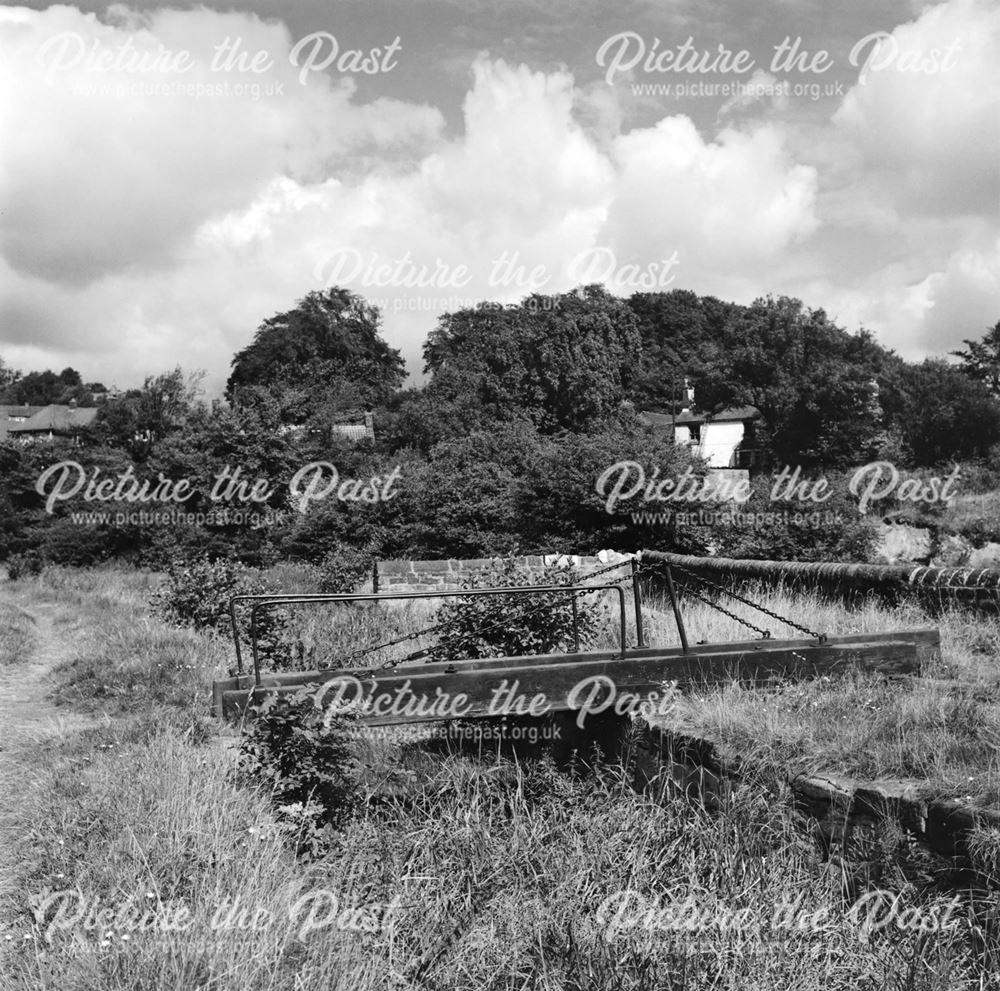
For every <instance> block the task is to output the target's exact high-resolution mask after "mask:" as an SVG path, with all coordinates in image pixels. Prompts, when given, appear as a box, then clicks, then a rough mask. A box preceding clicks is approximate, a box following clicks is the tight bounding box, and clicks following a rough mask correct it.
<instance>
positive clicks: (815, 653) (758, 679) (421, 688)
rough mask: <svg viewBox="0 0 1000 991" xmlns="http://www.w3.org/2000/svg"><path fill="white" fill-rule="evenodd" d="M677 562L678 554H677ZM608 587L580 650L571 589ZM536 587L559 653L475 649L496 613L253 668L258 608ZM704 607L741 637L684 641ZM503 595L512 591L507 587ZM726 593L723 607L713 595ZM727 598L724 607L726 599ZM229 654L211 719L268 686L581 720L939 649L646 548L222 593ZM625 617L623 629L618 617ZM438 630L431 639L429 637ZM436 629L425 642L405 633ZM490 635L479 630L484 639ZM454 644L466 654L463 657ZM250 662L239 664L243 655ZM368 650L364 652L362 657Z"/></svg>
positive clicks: (535, 610)
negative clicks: (697, 609) (804, 610)
mask: <svg viewBox="0 0 1000 991" xmlns="http://www.w3.org/2000/svg"><path fill="white" fill-rule="evenodd" d="M681 562H684V563H681ZM650 593H656V594H658V595H661V596H662V597H663V598H664V599H665V600H667V601H668V602H669V608H670V613H671V614H672V622H673V625H674V626H675V628H676V637H677V643H671V644H669V645H652V644H649V643H647V638H646V629H647V624H646V622H645V618H646V616H645V615H644V614H645V612H646V611H647V609H648V606H647V604H646V600H647V599H648V597H649V595H650ZM597 595H604V596H606V597H610V599H611V602H612V603H613V605H614V606H615V607H617V610H616V611H617V627H616V631H615V642H614V645H613V646H608V647H605V648H603V649H581V636H580V631H581V616H580V603H581V601H582V600H584V599H587V598H591V599H592V597H594V596H597ZM491 596H507V597H516V598H517V599H522V598H524V599H527V598H529V597H534V598H535V599H536V600H540V601H537V602H535V603H531V602H530V601H528V602H525V603H524V605H523V607H522V606H520V605H519V607H518V612H517V615H518V616H519V617H520V618H521V619H524V618H526V617H528V616H531V615H536V614H538V615H540V614H542V613H544V612H546V611H547V610H552V609H553V608H554V607H556V606H558V605H560V604H561V605H562V607H563V609H565V608H566V606H567V605H569V606H570V608H571V613H570V615H571V626H572V633H571V635H570V636H571V638H572V645H571V646H570V647H569V648H568V649H565V650H564V651H563V652H562V653H549V654H538V655H530V656H516V657H515V656H511V657H485V658H484V657H480V656H476V654H477V653H479V649H481V645H482V643H483V642H484V638H485V637H486V636H487V635H488V634H489V633H491V632H496V630H495V629H494V628H499V627H501V626H502V625H503V623H504V622H505V623H506V624H507V625H508V626H509V623H510V620H509V618H508V619H507V620H506V621H501V622H496V621H494V622H492V623H485V624H484V625H481V626H479V627H478V628H476V629H475V631H474V632H471V633H463V634H459V635H455V634H454V632H453V629H452V628H450V627H449V624H448V623H447V622H445V623H437V624H433V625H430V626H427V627H424V628H423V629H419V630H416V631H414V632H411V633H406V634H404V635H401V636H398V637H396V638H393V639H389V640H386V641H384V642H382V643H378V644H375V645H372V646H366V647H361V648H359V649H356V650H354V651H351V652H350V653H344V654H343V655H338V656H330V657H323V658H318V659H317V660H316V666H315V667H314V668H313V669H311V670H295V671H290V670H265V668H264V661H265V658H264V656H263V654H264V651H263V649H262V644H261V639H262V627H264V626H265V621H264V620H263V617H264V615H265V614H266V613H267V612H269V611H271V610H275V609H284V610H288V609H294V608H301V607H308V606H316V605H320V604H324V603H329V604H335V605H350V604H352V603H372V602H376V603H382V602H390V601H393V600H398V601H402V602H406V601H407V600H429V599H449V598H459V599H460V600H461V601H464V602H470V601H472V600H475V599H478V598H481V597H491ZM691 599H694V600H697V601H700V602H702V603H705V604H706V605H708V606H709V607H711V608H712V609H715V610H718V611H719V612H720V613H722V614H724V615H725V616H728V617H729V618H731V619H733V620H735V621H736V622H737V623H739V624H741V625H742V626H744V627H746V628H747V629H749V630H750V631H751V632H752V633H753V634H754V635H755V636H754V637H753V639H747V640H739V641H735V642H712V643H708V642H697V643H693V644H692V643H691V642H690V639H689V635H688V631H687V628H686V626H685V621H684V614H683V606H684V603H685V602H686V601H688V600H691ZM507 601H510V599H508V600H507ZM723 602H725V603H726V605H724V604H723ZM730 603H734V605H733V607H732V608H728V606H729V604H730ZM737 606H742V607H744V609H746V610H751V611H754V612H756V613H758V614H759V615H761V616H762V617H764V619H763V620H758V622H764V621H766V622H769V623H772V622H773V623H780V624H781V625H783V626H784V627H787V628H788V629H789V630H791V631H794V633H795V634H797V636H795V637H793V638H789V639H778V638H776V637H774V636H773V635H772V633H771V630H770V628H769V627H765V626H762V625H757V624H756V623H754V622H751V621H750V620H749V619H746V618H744V617H743V616H741V615H737V614H736V613H735V612H733V611H732V609H734V608H737ZM229 611H230V618H231V620H232V627H233V638H234V643H235V648H236V666H235V669H234V670H233V671H232V673H231V676H230V677H228V678H225V679H220V680H218V681H216V682H215V683H214V685H213V712H214V713H215V714H216V715H217V716H220V717H226V718H231V717H240V716H243V715H245V714H248V713H250V714H252V711H253V707H254V706H255V705H258V704H260V703H262V702H263V701H264V700H265V699H267V698H269V697H274V696H283V695H292V694H294V693H298V692H302V691H303V690H307V691H310V692H314V693H315V698H316V699H317V700H322V702H323V703H324V704H326V703H329V704H331V705H333V704H335V705H343V704H345V703H354V704H355V706H356V707H357V708H358V710H359V712H360V718H361V721H362V722H363V723H365V724H368V725H398V724H406V723H427V722H440V721H442V720H447V719H459V718H460V719H489V718H496V717H498V716H508V715H515V716H537V717H541V716H544V715H547V714H549V713H563V714H566V713H574V712H575V713H576V714H577V720H578V725H579V726H580V727H581V728H582V727H583V726H584V722H585V720H587V719H590V718H592V717H593V716H595V715H598V714H605V715H610V714H612V713H613V714H614V715H615V716H619V717H624V716H628V715H630V714H634V713H636V712H638V713H639V714H640V715H645V716H647V717H651V716H655V715H657V714H661V713H662V710H663V707H664V706H665V705H667V704H668V703H669V699H670V698H671V697H673V695H674V694H675V693H676V692H677V691H683V690H685V689H689V688H692V687H709V686H714V685H722V684H728V683H731V682H734V681H737V682H740V683H743V684H748V685H756V686H761V685H776V684H781V683H784V682H787V681H798V680H805V679H810V678H817V677H822V676H830V677H834V676H837V675H840V674H843V673H845V672H847V671H849V670H862V671H867V672H872V673H878V674H880V675H883V676H885V677H889V678H898V677H903V676H907V675H918V674H919V673H920V672H921V670H922V668H923V667H924V666H925V665H926V664H927V663H928V662H929V661H930V660H931V659H932V658H933V657H935V656H936V655H937V653H938V652H939V650H940V636H939V632H938V630H936V629H933V628H931V629H919V630H905V631H899V632H892V633H878V634H873V633H861V634H852V635H848V636H836V635H831V634H828V633H825V632H820V631H815V630H811V629H809V628H808V627H806V626H804V625H802V624H801V623H799V622H797V621H796V620H795V619H793V618H791V617H788V616H781V615H779V614H778V613H776V612H774V611H772V610H770V609H768V608H766V607H765V606H763V605H761V604H760V603H758V602H755V601H753V600H752V599H751V598H749V597H747V596H745V595H743V594H742V593H741V592H738V591H736V588H735V587H734V586H733V585H731V584H720V583H719V582H716V581H713V580H712V579H710V578H708V577H706V576H705V575H704V574H703V573H700V572H698V571H696V570H694V569H693V568H692V567H691V566H690V559H683V558H679V556H678V555H672V554H666V553H661V552H657V551H648V550H644V551H641V552H640V553H639V554H638V555H637V556H636V557H634V558H628V559H626V560H624V561H622V562H620V563H617V564H613V565H610V566H608V567H605V568H602V569H600V570H599V571H595V572H591V573H590V574H588V575H587V576H586V577H585V578H582V579H580V581H579V582H578V583H577V584H574V585H529V586H505V587H498V588H468V589H449V590H435V591H432V592H391V593H358V594H315V595H311V594H305V595H291V594H289V595H284V594H278V593H275V594H268V595H238V596H234V597H233V598H232V599H231V600H230V603H229ZM247 611H248V612H249V626H248V635H249V646H250V656H249V658H247V657H245V655H244V649H243V643H242V641H243V635H242V630H241V626H240V623H239V619H240V616H241V613H242V614H244V615H245V614H246V613H247ZM630 618H631V620H632V624H631V629H630V624H629V620H630ZM442 635H443V639H441V637H442ZM428 637H430V638H433V637H438V638H439V640H438V642H437V643H435V644H433V645H431V646H417V647H416V648H415V649H412V650H408V651H406V650H405V649H406V648H407V647H408V646H409V645H411V644H418V643H420V642H421V641H423V640H424V639H425V638H428ZM486 642H488V640H487V641H486ZM477 644H478V645H479V649H477ZM399 650H404V651H405V652H404V653H402V654H401V655H400V656H396V657H393V658H391V659H390V660H387V661H384V662H382V663H373V662H372V658H373V657H375V656H377V655H379V654H380V653H381V652H383V651H399ZM463 652H465V653H468V654H469V655H470V656H468V657H464V656H463ZM248 662H249V663H248ZM366 662H367V663H366Z"/></svg>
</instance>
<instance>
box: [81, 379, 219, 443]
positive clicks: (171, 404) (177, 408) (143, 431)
mask: <svg viewBox="0 0 1000 991" xmlns="http://www.w3.org/2000/svg"><path fill="white" fill-rule="evenodd" d="M203 377H204V372H201V371H196V372H191V373H188V374H185V372H184V371H183V370H182V369H181V368H180V367H179V366H178V367H177V368H175V369H174V370H173V371H172V372H165V373H164V374H162V375H155V376H153V375H150V376H148V377H147V378H146V380H145V382H144V383H143V385H142V388H141V389H129V390H128V392H126V393H125V395H124V396H121V397H120V398H118V399H112V400H108V401H107V402H106V403H104V404H103V405H102V406H101V408H100V412H99V413H98V415H97V424H96V428H95V433H96V436H97V438H98V439H99V440H100V441H101V442H103V443H105V444H108V445H110V446H111V447H117V448H120V449H122V450H125V451H129V452H131V454H132V456H133V457H135V458H137V459H140V460H145V459H146V458H147V457H148V456H149V455H150V453H151V452H152V451H153V449H154V448H155V447H156V445H157V444H158V443H159V442H160V441H162V440H163V439H164V438H165V437H167V436H168V435H169V434H170V433H171V432H172V431H174V430H177V429H178V428H179V427H180V426H181V425H182V424H183V423H184V422H185V421H186V419H187V418H188V416H190V415H191V413H192V411H193V410H194V408H195V406H196V404H197V402H198V397H199V395H200V394H201V380H202V378H203Z"/></svg>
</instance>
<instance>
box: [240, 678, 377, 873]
mask: <svg viewBox="0 0 1000 991" xmlns="http://www.w3.org/2000/svg"><path fill="white" fill-rule="evenodd" d="M253 714H254V716H255V718H254V719H253V721H252V722H251V723H249V725H248V728H247V729H246V731H245V732H244V735H243V739H242V741H241V743H240V754H239V768H240V770H241V772H242V773H243V774H245V775H246V776H247V777H248V778H249V779H250V780H251V781H253V782H255V783H256V784H259V785H261V786H262V787H264V788H265V789H266V790H267V791H269V792H270V793H271V796H272V802H273V803H274V806H275V808H276V810H277V812H278V815H279V816H280V817H281V818H282V819H283V820H284V821H285V823H286V824H291V825H294V826H295V827H296V829H297V831H298V835H299V841H298V852H299V853H300V854H302V855H305V856H307V857H317V856H320V855H321V854H322V853H324V852H325V851H326V849H327V848H328V846H329V844H330V840H331V839H332V835H333V833H334V832H335V831H336V830H337V829H338V828H340V827H341V826H342V825H343V824H344V823H345V822H346V821H347V820H348V819H349V818H350V817H351V815H352V814H353V812H354V811H355V809H356V808H357V806H358V801H359V799H358V791H359V785H358V782H359V780H360V770H361V768H360V764H359V762H358V761H357V759H356V758H355V756H354V754H353V753H352V750H351V747H350V729H351V727H352V725H353V724H354V722H355V721H356V718H357V713H356V711H355V710H353V709H350V708H341V709H338V710H337V711H335V712H333V713H331V712H330V711H329V710H328V709H326V708H325V707H324V706H323V705H322V703H321V699H320V697H319V695H318V694H317V693H316V691H315V689H312V688H309V687H308V686H307V687H305V688H302V689H300V690H299V691H298V692H296V693H294V694H293V695H284V696H282V695H272V696H269V697H268V698H266V699H265V700H264V701H263V702H262V703H261V704H260V705H259V706H257V707H255V708H254V710H253Z"/></svg>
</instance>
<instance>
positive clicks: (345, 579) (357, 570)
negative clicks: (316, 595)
mask: <svg viewBox="0 0 1000 991" xmlns="http://www.w3.org/2000/svg"><path fill="white" fill-rule="evenodd" d="M372 563H373V561H372V556H371V554H369V553H368V552H366V551H363V550H359V549H358V548H356V547H350V546H348V545H347V544H342V545H341V546H339V547H337V548H335V549H334V550H331V551H329V552H328V553H327V554H326V556H325V557H324V558H323V560H322V562H321V563H320V578H319V590H320V591H321V592H326V593H329V594H331V595H334V594H338V593H342V592H353V591H354V590H355V589H356V588H357V587H358V586H359V585H360V584H361V583H362V582H363V581H365V579H366V578H368V576H369V575H370V574H371V570H372Z"/></svg>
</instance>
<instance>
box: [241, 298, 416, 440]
mask: <svg viewBox="0 0 1000 991" xmlns="http://www.w3.org/2000/svg"><path fill="white" fill-rule="evenodd" d="M380 321H381V317H380V313H379V310H378V308H377V307H375V306H371V305H370V304H368V303H366V302H365V301H364V300H363V299H362V298H361V297H360V296H356V295H354V294H353V293H351V292H348V291H347V290H346V289H340V288H336V287H334V288H332V289H327V290H325V291H322V292H319V291H314V292H310V293H308V294H307V295H306V296H305V297H304V298H303V299H301V300H299V302H298V304H297V305H296V306H295V308H294V309H291V310H288V311H287V312H285V313H278V314H276V315H275V316H273V317H271V318H270V319H268V320H265V321H264V323H263V324H261V326H260V328H259V329H258V330H257V333H256V334H255V336H254V339H253V341H252V342H251V343H250V344H248V345H247V346H246V347H245V348H243V349H242V350H241V351H239V352H237V354H236V356H235V357H234V358H233V362H232V373H231V374H230V376H229V380H228V382H227V383H226V396H227V398H228V399H229V400H230V401H231V402H232V403H233V404H234V405H236V406H239V405H240V403H241V398H240V397H241V393H242V390H243V389H245V388H246V387H247V386H262V387H264V388H266V389H268V390H269V391H271V392H272V393H273V394H274V395H275V396H276V397H278V400H279V404H280V406H281V415H282V419H283V421H284V422H285V423H303V422H305V420H306V419H308V417H309V416H310V415H311V414H312V413H313V412H315V411H316V410H317V409H318V408H319V407H320V406H321V405H323V404H327V405H330V404H331V402H332V403H333V405H334V406H335V407H336V408H338V409H340V410H347V409H350V408H357V407H358V406H359V405H360V406H362V407H366V408H370V407H372V406H377V405H379V404H381V403H384V402H386V401H387V400H388V399H389V398H390V397H391V396H392V394H393V393H394V392H395V391H396V390H397V389H398V388H399V387H400V386H401V385H402V383H403V379H404V378H405V371H404V363H403V359H402V356H401V355H400V353H399V352H398V351H397V350H396V349H394V348H391V347H389V345H388V344H386V342H385V341H384V340H382V338H381V337H380V336H379V332H380V327H379V325H380Z"/></svg>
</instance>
